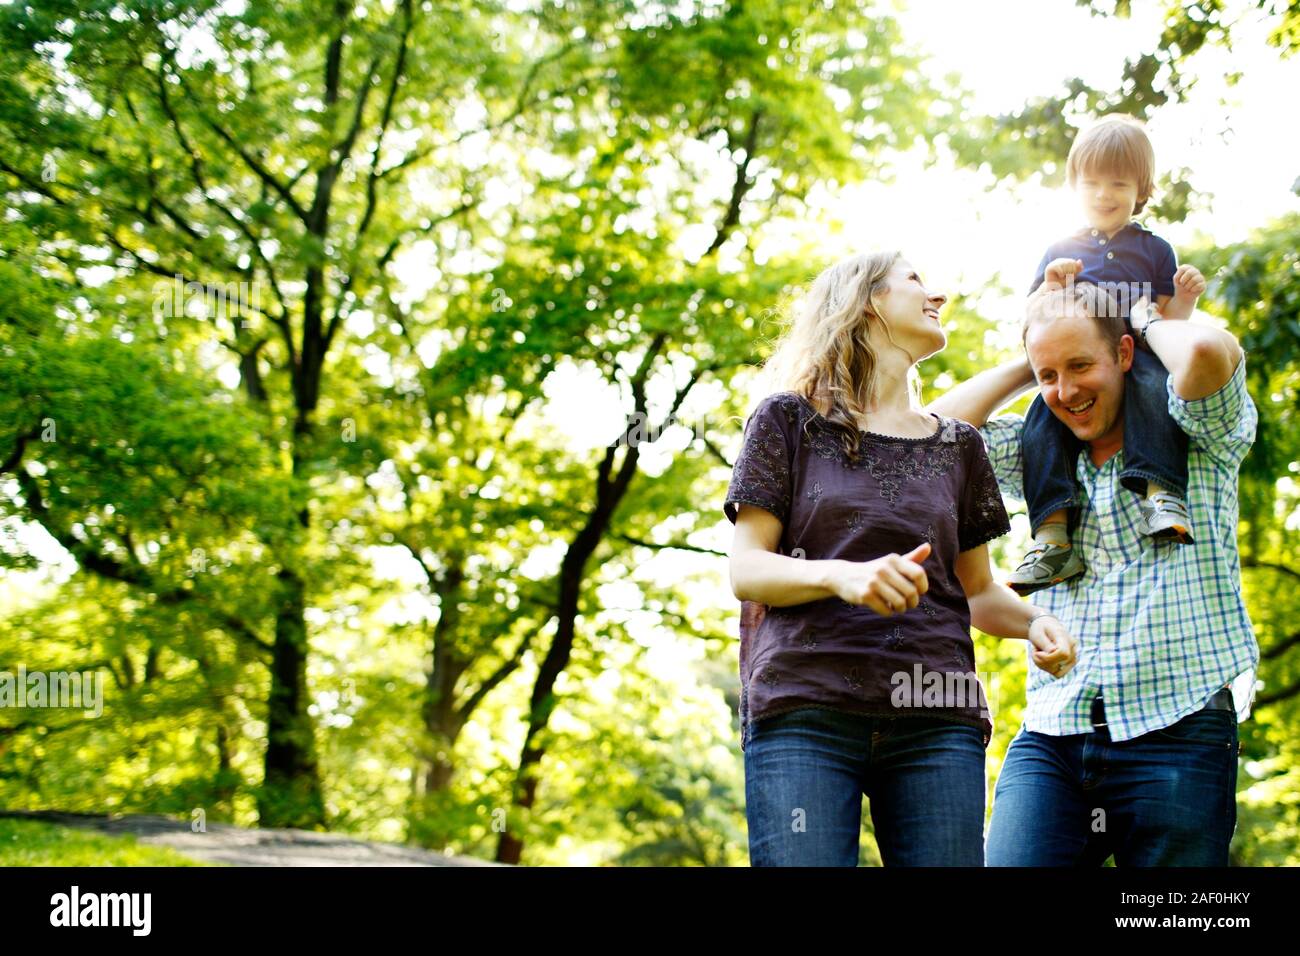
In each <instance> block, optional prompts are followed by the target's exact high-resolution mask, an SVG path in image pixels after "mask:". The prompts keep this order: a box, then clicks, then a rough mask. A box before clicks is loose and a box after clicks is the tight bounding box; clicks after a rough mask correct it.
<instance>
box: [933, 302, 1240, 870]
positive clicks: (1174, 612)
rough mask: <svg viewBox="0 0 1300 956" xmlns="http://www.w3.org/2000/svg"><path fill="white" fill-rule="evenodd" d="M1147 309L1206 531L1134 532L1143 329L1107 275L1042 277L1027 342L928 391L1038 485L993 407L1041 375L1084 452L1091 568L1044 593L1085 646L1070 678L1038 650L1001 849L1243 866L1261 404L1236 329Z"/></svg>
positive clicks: (1085, 544)
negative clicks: (1254, 488) (1181, 536)
mask: <svg viewBox="0 0 1300 956" xmlns="http://www.w3.org/2000/svg"><path fill="white" fill-rule="evenodd" d="M1141 318H1146V319H1147V321H1146V322H1145V323H1143V322H1142V321H1141ZM1133 320H1134V323H1135V326H1137V327H1138V330H1139V335H1140V336H1141V337H1143V338H1144V339H1145V340H1146V343H1147V345H1148V346H1149V347H1150V348H1151V350H1152V351H1154V352H1155V354H1156V355H1157V356H1159V358H1160V360H1161V361H1162V362H1163V363H1164V365H1165V367H1166V368H1168V369H1169V373H1170V374H1169V378H1168V381H1167V391H1168V399H1169V403H1168V407H1169V413H1170V415H1171V416H1172V417H1173V418H1174V420H1175V421H1176V422H1177V423H1178V426H1179V428H1181V429H1182V430H1183V431H1184V432H1185V433H1186V434H1187V436H1188V439H1189V452H1188V473H1189V485H1188V496H1187V497H1188V506H1189V509H1190V511H1191V516H1192V520H1193V522H1199V523H1200V524H1199V527H1201V528H1203V529H1205V532H1206V533H1205V534H1202V535H1198V537H1197V539H1196V542H1195V543H1194V544H1191V545H1182V546H1179V545H1177V544H1175V543H1173V542H1169V541H1161V540H1160V539H1155V538H1151V537H1149V536H1146V535H1142V534H1138V533H1136V530H1137V528H1138V527H1139V525H1140V523H1141V522H1142V520H1143V516H1142V513H1141V508H1140V506H1139V501H1138V499H1137V497H1136V496H1134V495H1132V494H1127V493H1125V491H1124V488H1123V486H1122V485H1121V484H1120V473H1121V472H1122V470H1123V468H1124V463H1123V457H1124V451H1123V443H1124V415H1123V407H1124V386H1125V379H1124V372H1125V370H1127V369H1128V368H1129V367H1130V365H1131V364H1132V362H1133V352H1134V348H1135V347H1136V346H1135V344H1134V341H1133V338H1132V337H1131V336H1130V335H1128V334H1126V333H1125V330H1124V325H1123V321H1122V320H1121V319H1120V318H1119V317H1118V315H1117V310H1116V309H1115V308H1114V307H1113V303H1112V302H1110V301H1108V297H1107V295H1106V293H1105V292H1103V291H1102V290H1100V289H1098V288H1097V287H1096V286H1092V285H1088V284H1083V283H1080V284H1078V285H1073V286H1067V287H1066V288H1063V289H1051V290H1048V291H1044V292H1040V293H1038V294H1036V295H1035V296H1034V297H1033V298H1032V299H1031V300H1030V303H1029V309H1028V313H1027V316H1026V319H1025V326H1024V345H1025V358H1024V359H1022V360H1019V361H1016V362H1012V363H1009V364H1007V365H1003V366H1000V367H998V368H995V369H990V370H989V371H986V372H983V373H981V374H979V375H977V376H975V377H974V378H972V379H970V380H969V381H967V382H965V383H963V384H961V385H959V386H957V387H956V388H954V389H952V390H951V391H949V392H948V393H947V394H946V395H944V396H943V397H941V398H940V399H938V400H937V401H935V402H933V403H931V405H930V406H929V409H928V410H930V411H933V412H935V413H936V414H942V415H950V416H952V417H955V418H960V419H963V420H965V421H967V422H970V423H971V424H972V425H974V426H976V427H977V428H979V429H980V433H981V435H983V437H984V440H985V443H986V444H987V446H988V453H989V459H990V461H991V462H992V464H993V468H994V471H995V473H996V475H997V479H998V484H999V485H1000V487H1001V489H1002V492H1003V494H1004V495H1006V496H1009V497H1016V498H1018V497H1020V496H1021V494H1022V493H1023V492H1022V470H1023V457H1022V452H1021V445H1020V435H1021V432H1022V430H1023V427H1024V419H1023V418H1022V417H1020V416H1018V415H1008V416H1000V417H997V418H992V419H990V417H989V416H990V415H992V413H993V412H994V411H996V410H997V409H998V408H1000V407H1001V406H1002V405H1004V404H1005V403H1006V402H1008V401H1009V400H1010V399H1012V398H1014V397H1015V396H1016V395H1018V394H1020V393H1021V392H1023V391H1024V390H1025V389H1026V388H1028V387H1030V386H1032V385H1034V384H1035V383H1036V384H1037V385H1038V386H1039V390H1040V394H1041V395H1042V398H1043V401H1044V402H1045V403H1046V404H1047V407H1048V408H1049V409H1050V410H1051V412H1052V414H1053V415H1055V416H1056V417H1057V418H1058V419H1059V420H1060V421H1062V422H1063V423H1065V425H1066V426H1067V427H1068V428H1069V430H1070V433H1071V434H1072V436H1073V438H1074V440H1075V441H1076V442H1077V447H1078V449H1079V451H1080V452H1081V453H1080V454H1079V455H1078V465H1077V474H1076V477H1077V478H1078V482H1079V485H1080V488H1081V489H1082V495H1083V501H1082V503H1081V507H1080V508H1079V511H1078V515H1077V526H1076V527H1075V529H1074V532H1073V536H1074V540H1075V542H1076V547H1078V548H1080V550H1081V551H1082V557H1083V558H1084V559H1085V563H1086V565H1087V570H1086V572H1085V573H1083V574H1081V575H1080V576H1078V577H1075V578H1073V579H1072V580H1070V581H1067V582H1065V583H1064V584H1062V585H1060V586H1058V587H1055V588H1049V589H1046V590H1044V591H1042V592H1041V593H1039V594H1037V595H1035V597H1036V598H1038V599H1040V600H1039V601H1038V603H1039V604H1040V605H1041V606H1042V607H1043V608H1045V609H1046V610H1049V611H1051V612H1052V613H1054V614H1055V615H1056V616H1057V617H1058V618H1060V620H1061V621H1063V622H1064V623H1065V625H1066V627H1067V628H1068V629H1069V630H1070V632H1071V633H1073V634H1074V635H1075V636H1076V637H1077V638H1078V640H1079V649H1078V663H1077V664H1076V666H1075V667H1074V669H1073V670H1072V671H1071V672H1070V673H1069V674H1068V675H1067V676H1066V677H1065V678H1064V679H1062V680H1055V681H1054V680H1052V679H1051V678H1050V677H1048V676H1047V675H1040V674H1037V673H1035V671H1034V669H1033V668H1030V674H1029V678H1028V689H1027V697H1028V702H1027V703H1028V706H1027V708H1026V710H1025V717H1024V724H1023V726H1022V727H1021V729H1020V732H1019V734H1018V735H1017V736H1016V738H1015V739H1014V740H1013V741H1012V742H1011V746H1010V748H1009V749H1008V751H1007V757H1006V761H1005V762H1004V763H1003V766H1002V773H1001V775H1000V776H999V778H998V783H997V788H996V790H995V792H994V802H993V818H992V822H991V824H990V826H989V833H988V839H987V846H986V855H987V862H988V864H989V865H990V866H1075V865H1080V864H1093V865H1096V864H1100V863H1102V862H1104V861H1105V860H1106V858H1107V857H1109V856H1110V855H1111V854H1114V857H1115V863H1116V865H1117V866H1226V865H1227V864H1228V844H1229V842H1230V841H1231V839H1232V833H1233V830H1234V828H1235V826H1236V802H1235V793H1236V779H1237V750H1238V745H1237V720H1238V718H1239V717H1240V718H1241V719H1245V717H1246V716H1247V715H1248V714H1249V710H1250V697H1251V689H1252V687H1253V684H1254V670H1255V667H1256V665H1257V664H1258V661H1259V647H1258V645H1257V644H1256V642H1255V637H1254V632H1253V629H1252V627H1251V623H1250V619H1249V617H1248V616H1247V613H1246V607H1245V603H1244V601H1243V600H1242V595H1241V572H1240V558H1239V556H1238V553H1237V510H1238V507H1237V473H1238V469H1239V467H1240V465H1241V461H1242V459H1243V458H1244V457H1245V456H1246V453H1247V452H1248V451H1249V449H1250V446H1251V444H1252V443H1253V442H1254V439H1255V426H1256V422H1257V415H1256V411H1255V405H1254V403H1253V402H1252V401H1251V398H1250V396H1249V395H1248V394H1247V392H1246V370H1245V355H1244V353H1243V352H1242V350H1241V347H1240V346H1239V345H1238V343H1237V340H1236V339H1235V338H1233V336H1231V335H1229V334H1228V333H1226V332H1223V331H1220V330H1218V329H1214V328H1211V327H1209V326H1206V325H1202V324H1199V323H1194V322H1191V321H1186V320H1172V319H1163V320H1161V319H1156V318H1154V317H1153V314H1147V315H1146V316H1141V317H1140V316H1137V315H1135V316H1134V319H1133ZM1234 692H1235V699H1234ZM1103 698H1104V701H1103Z"/></svg>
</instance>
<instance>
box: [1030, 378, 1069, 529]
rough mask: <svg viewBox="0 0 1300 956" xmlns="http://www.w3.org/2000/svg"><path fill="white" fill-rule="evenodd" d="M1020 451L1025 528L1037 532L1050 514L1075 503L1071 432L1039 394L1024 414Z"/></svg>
mask: <svg viewBox="0 0 1300 956" xmlns="http://www.w3.org/2000/svg"><path fill="white" fill-rule="evenodd" d="M1020 451H1021V459H1022V461H1023V462H1024V469H1023V473H1024V486H1025V504H1026V505H1027V506H1028V508H1029V527H1030V529H1031V530H1033V531H1034V532H1035V533H1037V532H1038V529H1039V527H1040V526H1041V525H1042V524H1043V522H1044V521H1045V520H1046V519H1047V518H1049V517H1050V516H1051V515H1053V514H1054V513H1056V512H1060V511H1063V510H1065V509H1068V508H1071V507H1074V506H1075V505H1076V504H1077V497H1076V488H1077V486H1078V485H1077V482H1076V481H1075V478H1074V472H1075V469H1076V468H1077V467H1078V462H1079V446H1078V442H1077V440H1076V439H1075V438H1074V433H1073V432H1071V431H1070V429H1068V428H1066V427H1065V424H1064V423H1063V422H1061V420H1060V419H1058V418H1057V417H1056V416H1055V415H1053V414H1052V413H1051V411H1050V410H1049V409H1048V407H1047V403H1046V402H1044V401H1043V397H1042V396H1041V395H1035V396H1034V401H1033V403H1032V404H1031V405H1030V406H1029V411H1028V412H1027V413H1026V414H1025V425H1024V429H1023V430H1022V431H1021V433H1020Z"/></svg>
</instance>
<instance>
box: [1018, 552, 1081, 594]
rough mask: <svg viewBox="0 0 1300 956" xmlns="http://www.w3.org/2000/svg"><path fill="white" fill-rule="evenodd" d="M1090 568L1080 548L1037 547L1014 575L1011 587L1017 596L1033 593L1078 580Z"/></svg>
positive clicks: (1027, 555)
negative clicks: (1080, 555)
mask: <svg viewBox="0 0 1300 956" xmlns="http://www.w3.org/2000/svg"><path fill="white" fill-rule="evenodd" d="M1085 570H1086V568H1085V567H1084V564H1083V560H1082V559H1081V558H1080V557H1079V555H1078V553H1077V549H1075V548H1063V547H1061V546H1060V545H1059V544H1035V545H1034V546H1033V547H1032V548H1030V549H1029V551H1028V553H1027V554H1026V555H1025V560H1024V561H1022V562H1020V567H1018V568H1016V569H1015V570H1014V571H1012V572H1011V576H1010V577H1009V578H1007V586H1008V587H1010V588H1011V590H1013V591H1015V592H1016V593H1017V594H1032V593H1033V592H1034V591H1041V590H1042V589H1043V588H1050V587H1051V586H1052V585H1054V584H1060V583H1061V582H1062V581H1068V580H1070V578H1074V577H1078V576H1079V575H1080V574H1082V573H1083V572H1084V571H1085Z"/></svg>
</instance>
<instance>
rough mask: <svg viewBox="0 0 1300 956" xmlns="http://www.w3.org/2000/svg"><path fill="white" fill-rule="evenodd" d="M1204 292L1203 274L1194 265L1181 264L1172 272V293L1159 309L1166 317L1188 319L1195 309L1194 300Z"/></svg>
mask: <svg viewBox="0 0 1300 956" xmlns="http://www.w3.org/2000/svg"><path fill="white" fill-rule="evenodd" d="M1203 292H1205V276H1203V275H1201V270H1200V269H1198V268H1196V266H1192V265H1187V264H1186V263H1184V264H1183V265H1181V266H1179V267H1178V271H1177V272H1175V273H1174V294H1173V297H1172V298H1171V299H1170V300H1169V301H1168V302H1166V303H1165V307H1164V308H1163V309H1161V310H1160V314H1161V315H1163V316H1164V317H1165V318H1166V319H1190V318H1191V317H1192V312H1193V311H1195V309H1196V300H1197V299H1199V298H1200V297H1201V294H1202V293H1203Z"/></svg>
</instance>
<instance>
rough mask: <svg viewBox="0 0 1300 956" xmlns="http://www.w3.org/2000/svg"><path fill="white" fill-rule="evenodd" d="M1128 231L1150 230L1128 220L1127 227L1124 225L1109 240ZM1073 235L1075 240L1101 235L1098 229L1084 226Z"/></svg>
mask: <svg viewBox="0 0 1300 956" xmlns="http://www.w3.org/2000/svg"><path fill="white" fill-rule="evenodd" d="M1130 229H1132V230H1133V231H1134V232H1150V231H1151V230H1150V229H1148V228H1147V227H1146V226H1144V225H1142V223H1140V222H1138V221H1137V220H1135V219H1130V220H1129V221H1128V224H1127V225H1125V226H1124V227H1123V228H1122V229H1120V231H1119V232H1117V233H1115V235H1113V236H1111V237H1110V238H1111V239H1112V240H1113V239H1118V238H1119V237H1120V236H1122V235H1124V233H1125V232H1127V231H1128V230H1130ZM1074 235H1075V238H1077V239H1091V238H1094V237H1096V236H1100V235H1101V230H1100V229H1094V228H1092V226H1084V227H1083V228H1082V229H1080V230H1079V231H1078V232H1076V233H1075V234H1074Z"/></svg>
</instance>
